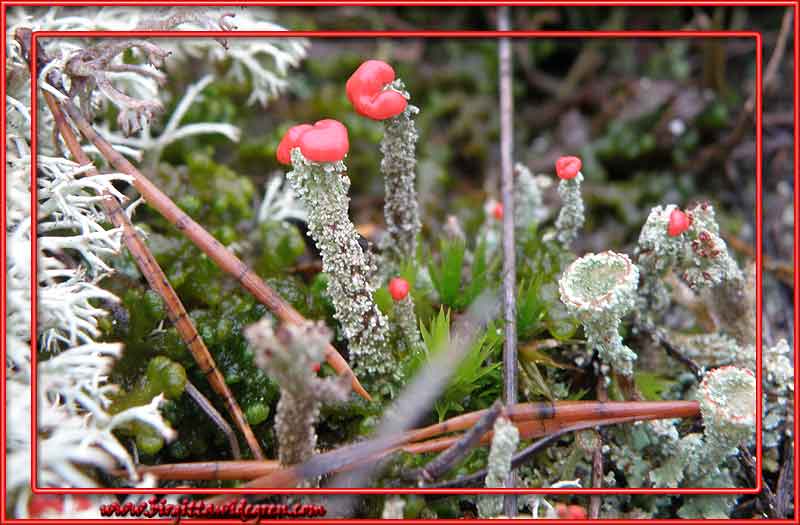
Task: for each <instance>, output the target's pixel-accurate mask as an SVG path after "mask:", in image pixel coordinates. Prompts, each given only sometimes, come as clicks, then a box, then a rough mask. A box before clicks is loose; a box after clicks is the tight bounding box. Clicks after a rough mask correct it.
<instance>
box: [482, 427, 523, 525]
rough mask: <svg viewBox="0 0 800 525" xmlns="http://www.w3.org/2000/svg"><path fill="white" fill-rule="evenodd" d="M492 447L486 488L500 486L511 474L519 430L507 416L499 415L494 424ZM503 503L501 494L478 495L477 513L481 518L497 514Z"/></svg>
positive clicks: (503, 484) (504, 484)
mask: <svg viewBox="0 0 800 525" xmlns="http://www.w3.org/2000/svg"><path fill="white" fill-rule="evenodd" d="M493 431H494V435H493V436H492V447H491V449H490V450H489V461H488V464H487V466H486V481H485V485H486V488H492V489H496V488H502V487H505V486H506V481H507V480H508V477H509V476H510V475H511V458H512V457H513V456H514V452H516V451H517V445H519V430H518V429H517V427H516V426H515V425H514V423H512V422H511V421H510V420H509V419H508V418H507V417H504V416H501V417H500V418H498V419H497V421H496V422H495V424H494V429H493ZM502 505H503V497H502V496H480V497H479V498H478V513H479V514H480V516H481V517H483V518H488V517H492V516H497V515H498V514H500V512H501V509H502Z"/></svg>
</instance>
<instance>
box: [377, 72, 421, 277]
mask: <svg viewBox="0 0 800 525" xmlns="http://www.w3.org/2000/svg"><path fill="white" fill-rule="evenodd" d="M396 83H399V81H396ZM400 85H401V86H402V84H400ZM417 113H419V109H418V108H417V107H416V106H412V105H410V104H409V105H408V106H407V107H406V109H405V111H403V112H402V113H401V114H399V115H397V116H396V117H392V118H390V119H387V120H384V121H383V124H384V134H383V139H382V140H381V153H382V154H383V159H382V160H381V173H382V174H383V180H384V185H385V204H384V208H383V213H384V217H385V220H386V230H387V233H388V235H387V237H386V242H385V243H384V244H383V248H384V253H386V254H387V256H388V257H387V259H389V261H388V262H391V263H392V264H393V265H394V266H398V265H400V264H401V263H402V261H403V260H405V259H408V258H409V257H414V255H415V254H416V253H417V236H418V235H419V231H420V227H421V223H420V218H419V206H418V204H417V191H416V188H415V180H416V173H415V169H416V165H417V157H416V145H417V139H418V138H419V134H418V133H417V128H416V126H415V125H414V116H415V115H416V114H417Z"/></svg>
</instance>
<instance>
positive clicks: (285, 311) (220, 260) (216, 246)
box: [63, 102, 371, 400]
mask: <svg viewBox="0 0 800 525" xmlns="http://www.w3.org/2000/svg"><path fill="white" fill-rule="evenodd" d="M63 107H64V110H65V111H66V113H67V115H69V117H70V118H71V119H72V121H73V122H74V123H75V125H76V126H77V127H78V129H79V130H80V132H81V134H82V135H83V136H84V137H85V138H86V139H87V140H88V141H89V142H91V143H92V144H94V145H95V147H96V148H97V149H98V151H100V154H101V155H102V156H103V157H104V158H105V159H106V160H107V161H108V162H109V163H110V164H111V165H112V166H114V168H115V169H116V170H118V171H120V172H121V173H125V174H126V175H130V176H131V177H132V178H133V186H134V187H135V188H136V190H137V191H138V192H139V193H140V194H141V195H142V197H144V199H145V200H146V201H147V203H148V204H149V205H150V206H152V207H153V208H155V209H156V210H157V211H158V212H159V213H160V214H161V215H163V216H164V218H166V219H167V220H168V221H169V222H170V223H171V224H172V225H174V226H175V227H176V228H177V229H178V230H179V231H180V232H181V233H183V234H184V235H186V237H187V238H189V240H191V241H192V242H193V243H194V244H195V245H196V246H197V247H198V248H200V250H202V251H203V252H204V253H205V254H206V255H208V257H209V258H211V259H212V260H213V261H214V262H215V263H216V264H217V265H218V266H219V267H220V268H221V269H222V270H223V271H225V272H226V273H228V274H230V275H232V276H234V277H235V278H236V280H237V281H238V282H239V283H240V284H241V285H242V286H243V287H244V288H245V289H246V290H247V291H249V292H250V293H251V294H253V296H254V297H255V298H256V299H257V300H259V301H260V302H261V303H263V304H264V305H265V306H266V307H267V308H269V309H270V311H271V312H272V313H274V314H275V315H276V316H277V317H278V318H279V319H281V320H282V321H283V322H286V323H291V324H302V323H303V322H305V321H306V319H305V318H304V317H303V316H302V315H301V314H300V312H298V311H297V310H295V309H294V308H293V307H292V305H290V304H289V303H288V302H286V301H285V300H284V299H283V298H282V297H281V296H280V295H278V293H277V292H275V291H274V290H273V289H272V288H270V287H269V286H268V285H267V284H266V283H265V282H264V281H263V280H262V279H261V278H260V277H259V276H258V275H256V273H255V272H253V271H252V270H251V269H250V268H249V267H248V266H247V265H246V264H245V263H244V262H243V261H242V260H241V259H239V258H238V257H236V255H234V254H233V252H231V251H230V250H228V249H227V248H226V247H225V246H223V245H222V243H220V242H219V241H218V240H217V239H216V238H214V236H213V235H211V234H210V233H208V231H206V230H205V229H204V228H203V227H202V226H200V225H199V224H198V223H197V222H195V221H194V220H193V219H192V218H191V217H189V216H188V215H187V214H186V213H184V212H183V210H181V209H180V208H179V207H178V206H177V205H176V204H175V203H174V202H173V201H172V199H170V198H169V197H168V196H167V195H166V194H164V192H162V191H161V190H160V189H158V187H157V186H155V185H154V184H153V183H152V182H151V181H150V180H149V179H148V178H147V177H145V176H144V175H143V174H142V173H141V172H140V171H139V170H138V169H136V167H135V166H134V165H133V164H131V163H130V162H129V161H128V160H127V159H126V158H125V157H123V156H122V155H121V154H120V153H119V152H117V151H116V150H115V149H114V147H113V146H112V145H111V144H109V143H108V142H107V141H106V140H105V139H103V138H102V137H101V136H100V135H99V134H98V133H97V132H96V131H95V129H94V127H92V125H91V124H90V123H89V122H88V121H87V120H86V118H84V116H83V114H82V113H81V111H80V109H78V108H77V107H76V106H75V105H74V104H73V103H71V102H65V103H63ZM325 359H326V361H327V362H328V364H330V365H331V366H332V367H333V369H334V370H336V372H337V373H338V374H339V375H346V374H349V375H351V376H352V380H351V384H352V387H353V390H355V391H356V392H357V393H358V394H359V395H361V396H362V397H364V398H365V399H368V400H369V399H371V398H370V396H369V394H368V393H367V391H366V390H364V387H362V386H361V383H359V381H358V379H357V378H356V376H355V375H354V374H353V372H352V370H351V369H350V366H349V365H348V364H347V361H345V359H344V358H343V357H342V356H341V354H339V352H338V351H337V350H336V349H335V348H334V347H333V346H332V345H328V348H327V351H326V354H325Z"/></svg>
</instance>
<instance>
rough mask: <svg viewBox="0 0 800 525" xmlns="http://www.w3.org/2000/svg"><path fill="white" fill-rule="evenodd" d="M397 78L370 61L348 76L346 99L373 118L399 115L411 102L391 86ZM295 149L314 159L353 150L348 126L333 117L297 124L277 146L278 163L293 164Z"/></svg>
mask: <svg viewBox="0 0 800 525" xmlns="http://www.w3.org/2000/svg"><path fill="white" fill-rule="evenodd" d="M394 78H395V76H394V69H392V66H390V65H389V64H387V63H386V62H382V61H380V60H367V61H366V62H364V63H363V64H361V65H360V66H359V67H358V69H356V71H355V73H353V74H352V76H350V78H349V79H348V81H347V84H346V91H347V98H348V99H349V100H350V103H351V104H353V108H355V110H356V111H357V112H358V113H360V114H361V115H364V116H365V117H368V118H371V119H373V120H386V119H388V118H391V117H394V116H397V115H399V114H400V113H402V112H403V111H405V109H406V106H407V105H408V101H407V100H406V98H405V97H404V96H403V95H402V94H401V93H400V92H398V91H395V90H394V89H392V88H391V83H392V82H394ZM294 148H300V152H301V153H302V154H303V156H304V157H305V158H307V159H309V160H313V161H314V162H337V161H340V160H342V159H344V156H345V155H347V152H348V151H349V150H350V141H349V139H348V136H347V128H346V127H344V124H342V123H341V122H339V121H338V120H333V119H324V120H320V121H318V122H315V123H314V125H311V124H300V125H297V126H294V127H292V128H290V129H289V131H287V132H286V134H285V135H284V136H283V139H281V142H280V144H279V145H278V152H277V157H278V162H280V163H281V164H291V163H292V150H293V149H294Z"/></svg>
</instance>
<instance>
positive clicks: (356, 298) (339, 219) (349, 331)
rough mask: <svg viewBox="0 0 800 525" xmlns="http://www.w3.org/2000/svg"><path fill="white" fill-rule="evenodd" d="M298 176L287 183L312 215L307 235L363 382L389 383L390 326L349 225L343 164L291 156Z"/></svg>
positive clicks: (297, 150) (347, 181) (370, 268)
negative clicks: (316, 251) (319, 259)
mask: <svg viewBox="0 0 800 525" xmlns="http://www.w3.org/2000/svg"><path fill="white" fill-rule="evenodd" d="M292 166H293V168H294V169H293V170H292V171H290V172H289V173H287V175H286V177H287V179H288V180H289V182H290V183H291V185H292V188H293V189H294V191H295V193H296V194H297V196H298V198H299V199H300V200H301V201H302V202H303V205H304V206H305V208H306V210H307V211H308V231H309V234H310V235H311V237H312V238H313V239H314V242H315V243H316V245H317V248H318V249H319V251H320V254H321V255H322V270H323V272H325V273H326V274H327V276H328V295H329V296H330V298H331V301H332V302H333V306H334V309H335V313H334V317H335V318H336V320H337V321H339V322H340V323H341V324H342V328H343V330H344V334H345V336H346V337H347V339H348V341H349V349H350V355H351V357H352V360H353V362H354V365H355V371H356V373H357V374H358V375H359V376H360V377H367V378H372V379H375V378H385V377H387V376H390V375H391V374H396V373H397V367H395V366H393V364H392V355H391V353H390V351H389V348H388V337H387V336H388V323H387V321H386V317H385V316H384V315H383V314H382V313H381V312H380V310H379V309H378V306H377V305H376V304H375V301H374V300H373V297H372V295H373V293H374V292H375V287H374V286H373V285H372V283H371V282H370V279H371V276H372V275H373V274H374V272H375V268H374V265H373V264H370V259H368V258H367V256H366V255H365V253H364V250H363V249H362V248H361V245H360V244H359V235H358V232H357V231H356V228H355V226H354V225H353V223H352V222H350V218H349V217H348V209H349V202H350V199H349V197H348V196H347V191H348V189H349V188H350V179H349V178H348V177H347V175H346V173H345V172H346V170H347V167H346V166H345V165H344V163H343V162H341V161H340V162H324V163H316V162H313V161H309V160H307V159H306V158H305V157H304V156H303V154H302V153H301V152H300V148H294V149H293V150H292Z"/></svg>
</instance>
